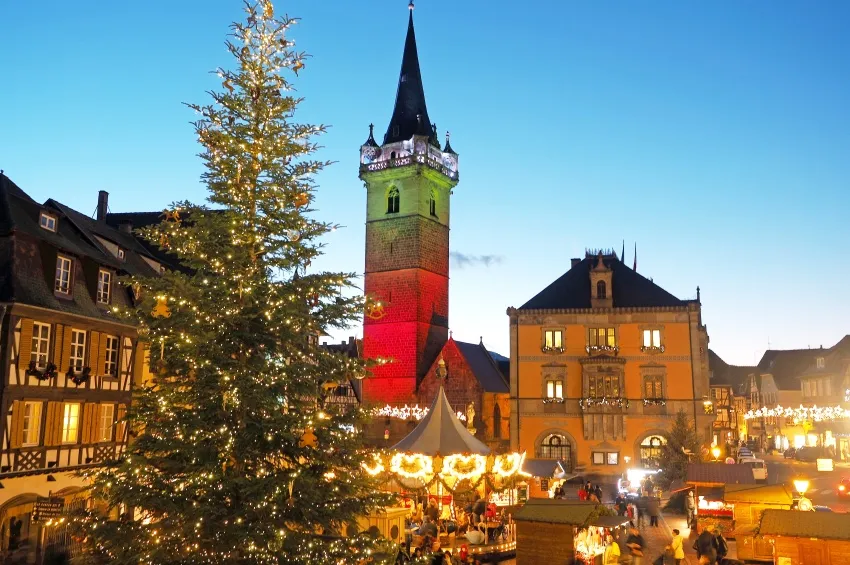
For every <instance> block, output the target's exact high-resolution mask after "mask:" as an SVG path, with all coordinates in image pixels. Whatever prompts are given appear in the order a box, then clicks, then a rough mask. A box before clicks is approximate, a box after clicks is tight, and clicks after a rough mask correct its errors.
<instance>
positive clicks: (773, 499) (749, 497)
mask: <svg viewBox="0 0 850 565" xmlns="http://www.w3.org/2000/svg"><path fill="white" fill-rule="evenodd" d="M724 500H725V501H726V502H732V503H735V502H751V503H754V504H776V505H780V504H787V505H788V506H791V504H792V503H793V502H794V496H793V495H792V494H791V493H790V492H788V489H787V488H786V487H785V485H726V492H725V493H724Z"/></svg>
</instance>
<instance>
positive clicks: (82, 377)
mask: <svg viewBox="0 0 850 565" xmlns="http://www.w3.org/2000/svg"><path fill="white" fill-rule="evenodd" d="M67 375H68V377H69V378H70V379H71V380H72V381H73V382H74V384H75V385H77V386H80V385H81V384H83V383H84V382H86V381H87V380H89V378H90V377H91V367H83V368H82V369H81V370H80V372H79V373H77V372H76V371H74V366H73V365H72V366H70V367H68V373H67Z"/></svg>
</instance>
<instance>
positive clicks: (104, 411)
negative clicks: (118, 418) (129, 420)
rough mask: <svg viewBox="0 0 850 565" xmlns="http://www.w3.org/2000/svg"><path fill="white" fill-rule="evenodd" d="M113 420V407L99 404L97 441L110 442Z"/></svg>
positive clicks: (112, 405)
mask: <svg viewBox="0 0 850 565" xmlns="http://www.w3.org/2000/svg"><path fill="white" fill-rule="evenodd" d="M114 420H115V405H114V404H101V405H100V418H99V421H98V423H97V441H101V442H103V441H112V428H113V424H114V423H115V422H114Z"/></svg>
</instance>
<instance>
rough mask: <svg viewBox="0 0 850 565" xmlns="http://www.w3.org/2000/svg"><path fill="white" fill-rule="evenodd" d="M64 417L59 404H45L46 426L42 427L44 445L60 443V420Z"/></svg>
mask: <svg viewBox="0 0 850 565" xmlns="http://www.w3.org/2000/svg"><path fill="white" fill-rule="evenodd" d="M64 416H65V414H64V411H63V409H62V403H61V402H48V403H47V419H46V420H45V422H46V423H47V425H46V426H45V427H44V445H46V446H51V445H59V444H60V443H62V419H63V417H64Z"/></svg>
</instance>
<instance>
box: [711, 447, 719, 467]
mask: <svg viewBox="0 0 850 565" xmlns="http://www.w3.org/2000/svg"><path fill="white" fill-rule="evenodd" d="M711 454H712V455H713V456H714V462H715V463H717V460H718V459H720V448H719V447H717V446H716V445H715V446H714V447H712V448H711Z"/></svg>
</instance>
